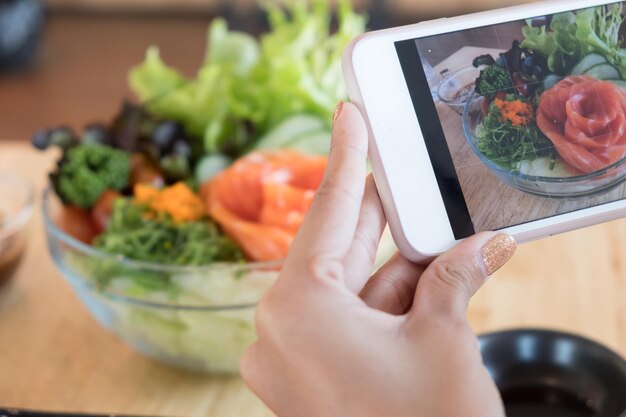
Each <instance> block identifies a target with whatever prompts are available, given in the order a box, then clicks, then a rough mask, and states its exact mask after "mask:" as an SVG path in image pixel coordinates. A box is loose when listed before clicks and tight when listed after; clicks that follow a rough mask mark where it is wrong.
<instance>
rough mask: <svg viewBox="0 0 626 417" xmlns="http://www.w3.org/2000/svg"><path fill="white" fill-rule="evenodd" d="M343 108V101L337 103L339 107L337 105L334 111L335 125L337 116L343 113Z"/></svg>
mask: <svg viewBox="0 0 626 417" xmlns="http://www.w3.org/2000/svg"><path fill="white" fill-rule="evenodd" d="M341 110H343V101H340V102H339V103H337V107H335V112H334V113H333V126H334V125H335V122H336V121H337V118H338V117H339V115H340V114H341Z"/></svg>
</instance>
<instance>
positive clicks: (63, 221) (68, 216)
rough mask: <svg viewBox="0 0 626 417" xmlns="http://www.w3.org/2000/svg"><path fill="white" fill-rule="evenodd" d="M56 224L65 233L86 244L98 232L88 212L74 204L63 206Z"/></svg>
mask: <svg viewBox="0 0 626 417" xmlns="http://www.w3.org/2000/svg"><path fill="white" fill-rule="evenodd" d="M57 224H58V226H59V228H60V229H61V230H63V231H64V232H65V233H67V234H68V235H70V236H72V237H73V238H74V239H77V240H80V241H81V242H83V243H86V244H88V245H89V244H91V241H92V240H93V238H94V237H96V235H97V234H98V233H97V231H96V227H95V226H94V224H93V223H92V221H91V216H90V215H89V212H88V211H86V210H83V209H82V208H80V207H76V206H63V208H62V209H61V212H60V213H59V217H58V218H57Z"/></svg>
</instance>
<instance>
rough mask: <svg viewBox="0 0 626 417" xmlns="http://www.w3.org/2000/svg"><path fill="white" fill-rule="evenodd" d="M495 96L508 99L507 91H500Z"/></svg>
mask: <svg viewBox="0 0 626 417" xmlns="http://www.w3.org/2000/svg"><path fill="white" fill-rule="evenodd" d="M494 98H499V99H500V100H506V93H505V92H504V91H498V92H497V93H496V94H495V95H494Z"/></svg>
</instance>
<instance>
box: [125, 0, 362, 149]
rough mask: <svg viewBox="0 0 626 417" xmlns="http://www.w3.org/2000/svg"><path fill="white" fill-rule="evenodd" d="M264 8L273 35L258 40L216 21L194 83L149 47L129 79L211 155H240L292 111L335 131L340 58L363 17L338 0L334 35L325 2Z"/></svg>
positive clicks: (341, 91) (294, 1) (292, 1)
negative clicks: (318, 120) (332, 120)
mask: <svg viewBox="0 0 626 417" xmlns="http://www.w3.org/2000/svg"><path fill="white" fill-rule="evenodd" d="M267 10H268V18H269V22H270V31H269V32H268V33H265V34H263V35H262V36H261V38H260V41H257V40H256V39H254V38H253V37H251V36H250V35H248V34H246V33H243V32H235V31H229V30H228V27H227V25H226V22H225V21H224V20H222V19H215V20H214V21H213V22H212V24H211V26H210V28H209V35H208V42H207V50H206V54H205V59H204V63H203V65H202V66H201V68H200V69H199V70H198V73H197V76H196V78H195V79H189V80H187V79H185V78H183V77H182V76H181V75H180V74H178V73H177V72H176V71H175V70H173V69H171V68H169V67H167V66H166V65H165V64H164V63H163V62H162V61H161V59H160V57H159V54H158V49H156V48H151V49H149V50H148V53H147V55H146V60H145V61H144V62H143V63H142V64H140V65H139V66H137V67H135V68H133V69H132V70H131V72H130V74H129V82H130V85H131V88H132V89H133V91H135V93H136V94H137V95H138V97H139V99H140V100H141V101H142V102H143V103H145V104H146V106H147V107H148V109H149V110H150V111H151V112H153V113H155V114H156V115H157V116H160V117H164V118H168V119H174V120H177V121H180V122H181V123H182V124H183V125H184V126H185V128H186V130H187V131H188V133H190V134H191V135H193V136H195V137H198V138H199V139H202V140H203V144H204V149H205V151H206V152H207V153H217V152H219V153H222V154H226V155H230V156H232V157H237V156H239V155H241V154H242V153H245V152H246V151H248V150H250V149H253V147H254V142H255V141H256V140H257V139H258V138H259V137H261V136H262V135H263V134H264V133H265V132H267V131H269V130H271V129H272V128H273V127H275V126H277V125H278V124H279V123H280V122H281V121H283V120H284V119H286V118H288V117H289V116H291V115H293V114H302V113H304V114H310V115H312V116H315V117H319V118H320V119H321V120H323V121H324V123H326V124H327V126H329V127H330V120H331V115H332V112H333V109H334V106H335V105H336V103H337V102H338V101H339V100H345V99H346V95H347V94H346V91H345V87H344V84H343V75H342V70H341V55H342V53H343V50H344V48H345V47H346V46H347V44H348V43H349V42H350V40H351V39H352V38H354V37H355V36H357V35H359V34H360V33H362V32H363V31H364V30H365V17H364V16H362V15H359V14H357V13H355V12H354V10H353V9H352V7H351V5H350V3H349V1H348V0H340V1H339V3H338V29H337V31H336V32H335V33H332V32H331V18H332V13H331V11H330V9H329V5H328V2H327V1H326V0H312V2H303V1H299V0H287V1H284V2H278V1H277V0H273V1H271V2H269V4H268V5H267Z"/></svg>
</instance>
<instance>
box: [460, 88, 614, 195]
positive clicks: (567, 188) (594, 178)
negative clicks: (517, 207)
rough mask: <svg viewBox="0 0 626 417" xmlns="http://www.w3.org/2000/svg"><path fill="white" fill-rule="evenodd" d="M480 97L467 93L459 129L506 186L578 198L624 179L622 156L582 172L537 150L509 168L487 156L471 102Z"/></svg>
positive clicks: (478, 114)
mask: <svg viewBox="0 0 626 417" xmlns="http://www.w3.org/2000/svg"><path fill="white" fill-rule="evenodd" d="M476 97H478V99H477V98H476ZM483 100H485V99H484V97H479V96H478V94H477V93H476V92H472V93H471V95H470V99H469V100H468V101H467V103H466V105H465V108H464V111H463V119H462V120H463V131H464V133H465V137H466V139H467V142H468V143H469V145H470V147H471V148H472V151H473V152H474V153H475V154H476V156H477V157H478V159H480V161H481V162H482V163H483V164H484V165H485V166H487V168H489V170H490V171H491V172H493V173H494V174H495V175H496V176H497V177H498V178H499V179H500V180H502V181H503V182H504V183H506V184H508V185H509V186H511V187H513V188H516V189H518V190H520V191H524V192H527V193H530V194H535V195H539V196H543V197H552V198H578V197H588V196H592V195H596V194H601V193H603V192H605V191H607V190H609V189H611V188H613V187H615V186H617V185H619V184H620V183H621V182H622V181H624V179H626V158H622V159H620V160H618V161H617V162H615V163H613V164H611V165H609V166H607V167H605V168H604V169H601V170H598V171H594V172H591V173H586V174H583V175H581V174H580V173H576V172H572V171H571V170H569V169H568V167H567V166H566V165H565V164H564V163H563V162H562V161H560V159H559V157H558V155H557V156H556V157H550V156H545V155H541V152H540V151H538V152H536V153H535V157H534V158H532V159H528V160H524V161H521V162H520V163H518V164H517V165H516V166H513V167H511V166H505V165H504V164H502V163H501V161H498V160H493V159H490V158H489V157H488V156H487V155H486V152H485V151H484V149H481V143H480V136H481V133H482V132H481V130H482V129H484V122H485V116H484V114H483V111H482V109H481V107H482V106H481V105H478V106H476V105H475V104H474V103H475V102H476V101H478V102H479V103H480V104H482V102H483Z"/></svg>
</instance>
